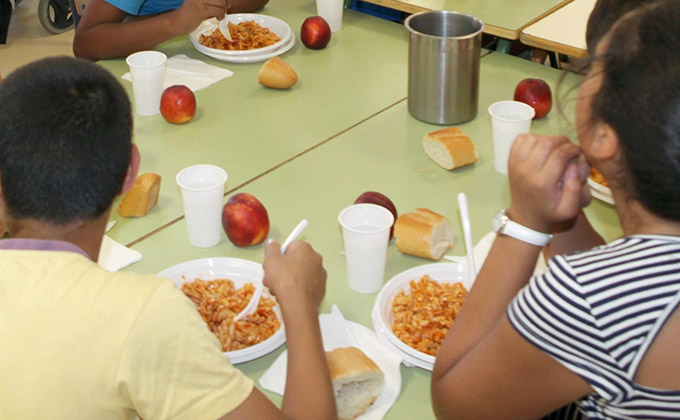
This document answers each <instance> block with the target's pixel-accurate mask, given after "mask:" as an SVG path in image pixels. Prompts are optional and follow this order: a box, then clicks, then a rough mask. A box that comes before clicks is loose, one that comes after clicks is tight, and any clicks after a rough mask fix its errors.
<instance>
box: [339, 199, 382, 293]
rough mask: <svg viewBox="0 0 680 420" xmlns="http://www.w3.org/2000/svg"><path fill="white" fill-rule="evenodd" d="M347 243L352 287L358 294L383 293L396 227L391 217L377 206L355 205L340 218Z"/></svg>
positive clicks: (346, 209) (349, 275)
mask: <svg viewBox="0 0 680 420" xmlns="http://www.w3.org/2000/svg"><path fill="white" fill-rule="evenodd" d="M338 220H339V221H340V225H341V226H342V237H343V240H344V243H345V260H346V262H347V277H348V280H349V287H350V288H351V289H352V290H354V291H355V292H359V293H374V292H377V291H378V290H380V288H381V287H382V284H383V280H384V276H385V259H386V257H387V245H388V244H389V240H390V228H391V227H392V223H394V216H393V215H392V213H391V212H390V211H389V210H387V209H386V208H384V207H382V206H378V205H376V204H354V205H352V206H349V207H347V208H345V209H344V210H342V211H341V212H340V215H339V216H338Z"/></svg>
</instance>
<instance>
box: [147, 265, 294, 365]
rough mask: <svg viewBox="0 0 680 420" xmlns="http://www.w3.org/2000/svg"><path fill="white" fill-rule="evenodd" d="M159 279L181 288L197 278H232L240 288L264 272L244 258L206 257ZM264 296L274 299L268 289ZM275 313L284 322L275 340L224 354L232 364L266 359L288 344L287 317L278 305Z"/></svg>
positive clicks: (167, 271) (169, 270)
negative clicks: (284, 316)
mask: <svg viewBox="0 0 680 420" xmlns="http://www.w3.org/2000/svg"><path fill="white" fill-rule="evenodd" d="M156 276H157V277H166V278H169V279H170V280H172V281H173V282H174V283H175V285H176V286H177V287H178V288H180V289H181V288H182V285H183V284H184V283H186V282H191V281H194V280H195V279H196V278H200V279H202V280H216V279H229V280H232V281H233V282H234V286H235V287H236V288H237V289H238V288H240V287H242V286H243V285H245V284H246V283H261V282H262V278H263V277H264V271H263V269H262V265H260V264H258V263H255V262H253V261H248V260H242V259H240V258H202V259H199V260H192V261H187V262H184V263H181V264H177V265H174V266H172V267H170V268H166V269H165V270H163V271H161V272H160V273H158V274H156ZM262 296H266V297H269V298H271V299H274V298H273V297H272V296H271V295H270V294H269V293H268V291H267V290H266V289H265V291H264V292H263V293H262ZM274 312H275V313H276V316H278V318H279V321H281V327H279V329H278V330H277V331H276V332H275V333H274V334H273V335H272V336H271V337H269V338H268V339H266V340H264V341H262V342H260V343H257V344H255V345H254V346H251V347H247V348H245V349H240V350H234V351H228V352H224V354H225V355H227V356H229V359H230V360H231V363H232V364H237V363H243V362H247V361H249V360H253V359H257V358H258V357H262V356H264V355H266V354H268V353H271V352H272V351H274V350H276V349H277V348H278V347H279V346H280V345H281V344H283V343H285V342H286V334H285V329H284V326H283V317H282V316H281V309H280V308H279V306H278V304H277V305H276V306H274Z"/></svg>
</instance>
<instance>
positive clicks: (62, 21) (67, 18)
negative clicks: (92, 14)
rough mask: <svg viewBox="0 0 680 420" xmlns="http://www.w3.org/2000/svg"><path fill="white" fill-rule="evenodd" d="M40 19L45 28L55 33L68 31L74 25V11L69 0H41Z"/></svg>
mask: <svg viewBox="0 0 680 420" xmlns="http://www.w3.org/2000/svg"><path fill="white" fill-rule="evenodd" d="M38 20H40V24H41V25H42V27H43V28H45V29H46V30H47V31H49V32H51V33H53V34H60V33H62V32H66V31H68V30H69V29H71V27H72V26H73V13H72V12H71V7H70V6H69V3H68V0H40V2H39V3H38Z"/></svg>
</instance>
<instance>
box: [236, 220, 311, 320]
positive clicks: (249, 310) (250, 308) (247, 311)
mask: <svg viewBox="0 0 680 420" xmlns="http://www.w3.org/2000/svg"><path fill="white" fill-rule="evenodd" d="M306 227H307V219H302V220H301V221H300V223H298V224H297V226H295V229H293V231H292V232H291V233H290V235H288V237H287V238H286V240H285V241H283V245H281V255H283V254H285V253H286V250H287V249H288V246H289V245H290V244H291V242H293V241H294V240H295V239H297V237H298V236H300V233H302V231H303V230H304V229H305V228H306ZM263 290H264V284H262V282H260V283H259V284H257V285H256V286H255V292H253V297H252V298H250V302H248V304H247V305H246V307H245V308H243V310H242V311H241V312H239V313H238V315H236V316H235V317H234V321H233V322H236V321H241V320H243V319H245V318H246V317H247V316H248V315H251V314H253V313H254V312H255V310H256V309H257V305H258V304H259V303H260V297H261V296H262V291H263Z"/></svg>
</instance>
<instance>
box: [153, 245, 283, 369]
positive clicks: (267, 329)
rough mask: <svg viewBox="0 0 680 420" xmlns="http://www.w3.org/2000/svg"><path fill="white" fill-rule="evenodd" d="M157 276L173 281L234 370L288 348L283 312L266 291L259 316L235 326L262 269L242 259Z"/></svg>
mask: <svg viewBox="0 0 680 420" xmlns="http://www.w3.org/2000/svg"><path fill="white" fill-rule="evenodd" d="M157 276H158V277H166V278H169V279H170V280H172V281H173V282H174V283H175V285H176V286H177V287H178V288H179V289H180V290H181V291H182V292H183V293H184V294H185V295H186V296H187V297H188V298H189V299H191V300H192V301H193V302H194V304H195V305H196V310H197V311H198V312H199V314H200V315H201V317H202V318H203V320H204V321H205V322H206V324H207V325H208V328H209V329H210V331H212V332H213V334H215V336H216V337H217V339H218V340H219V341H220V343H221V344H222V350H223V351H224V354H225V355H226V356H228V357H229V359H230V360H231V363H232V364H237V363H242V362H247V361H249V360H253V359H256V358H258V357H261V356H264V355H266V354H268V353H270V352H272V351H274V350H275V349H277V348H278V347H279V346H281V344H283V343H285V341H286V336H285V330H284V325H283V318H282V315H281V310H280V308H279V305H278V303H276V300H275V299H274V297H273V296H271V295H270V294H269V293H268V291H267V289H266V288H265V291H264V292H263V294H262V298H261V300H260V304H259V305H258V307H257V310H256V311H255V313H253V314H252V315H249V316H248V317H247V318H246V319H244V320H242V321H237V322H233V317H234V316H236V314H238V313H239V312H240V311H241V310H242V309H243V308H244V307H245V305H246V304H247V303H248V302H249V301H250V297H252V294H253V291H254V290H255V287H254V286H255V284H257V283H261V282H262V278H263V276H264V271H263V269H262V265H260V264H258V263H255V262H253V261H248V260H242V259H239V258H203V259H198V260H192V261H187V262H184V263H181V264H177V265H175V266H172V267H170V268H167V269H165V270H163V271H161V272H160V273H158V274H157Z"/></svg>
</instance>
